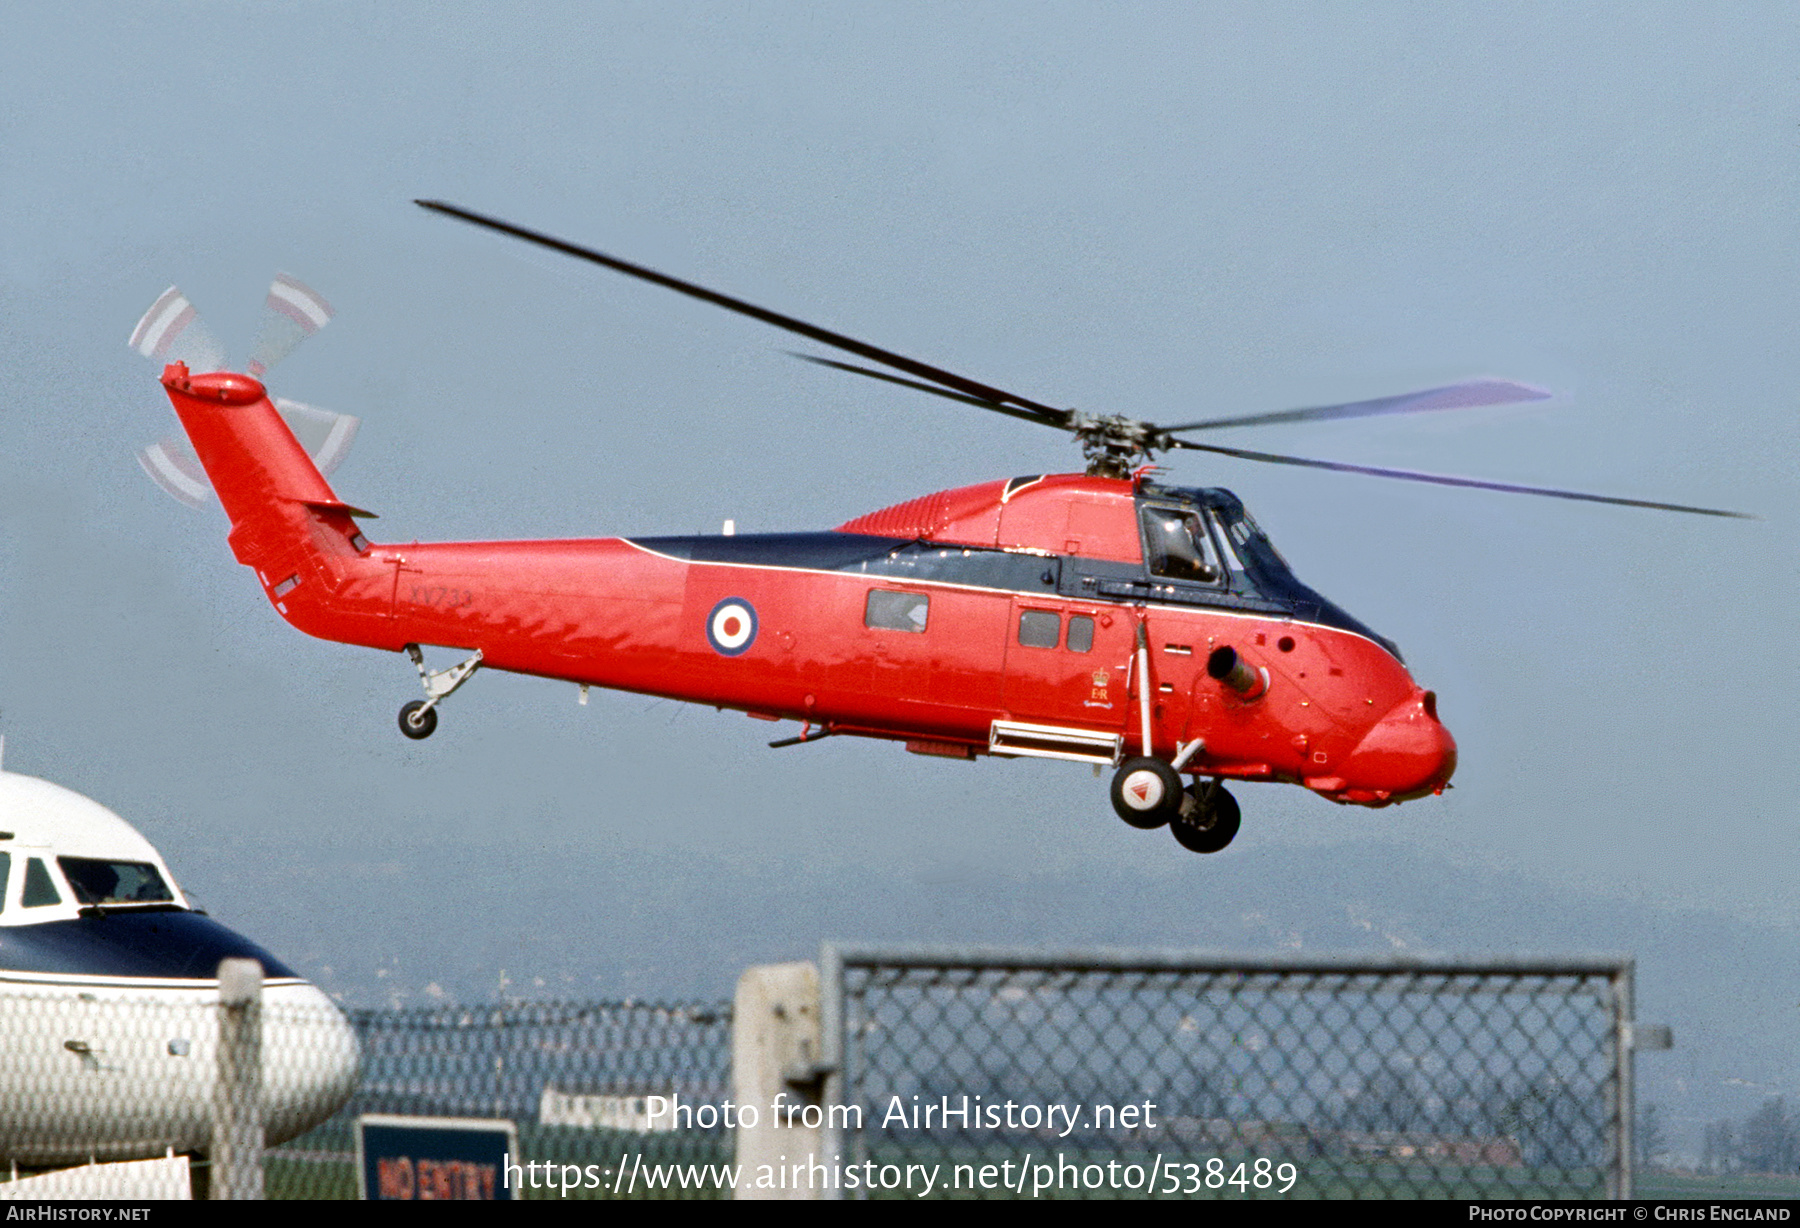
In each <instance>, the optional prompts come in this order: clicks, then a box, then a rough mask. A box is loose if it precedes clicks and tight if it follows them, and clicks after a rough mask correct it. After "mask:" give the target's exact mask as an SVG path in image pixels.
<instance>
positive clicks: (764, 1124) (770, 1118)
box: [731, 963, 838, 1199]
mask: <svg viewBox="0 0 1800 1228" xmlns="http://www.w3.org/2000/svg"><path fill="white" fill-rule="evenodd" d="M826 1073H827V1072H826V1071H825V1069H824V1067H823V1066H822V1065H821V1064H820V1061H819V970H818V968H817V967H815V966H814V965H812V964H807V963H800V964H764V965H761V966H759V967H755V968H750V969H748V970H746V971H745V973H744V975H743V976H741V977H739V978H738V985H737V999H736V1003H735V1005H734V1006H733V1009H732V1024H731V1082H732V1099H733V1102H734V1103H735V1104H736V1106H737V1120H738V1127H737V1163H738V1170H739V1175H738V1184H737V1189H736V1190H735V1191H734V1196H735V1197H737V1198H768V1199H797V1198H834V1197H837V1196H838V1193H837V1191H836V1190H834V1189H831V1188H829V1187H830V1184H831V1183H830V1181H829V1179H828V1178H827V1176H826V1172H827V1170H826V1169H825V1167H824V1165H823V1163H822V1160H823V1158H824V1157H823V1156H822V1155H821V1150H822V1146H821V1145H822V1142H823V1138H824V1130H823V1125H824V1120H825V1111H824V1104H823V1097H824V1084H825V1074H826Z"/></svg>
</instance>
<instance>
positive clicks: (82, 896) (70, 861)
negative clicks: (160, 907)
mask: <svg viewBox="0 0 1800 1228" xmlns="http://www.w3.org/2000/svg"><path fill="white" fill-rule="evenodd" d="M56 864H57V865H59V866H61V867H62V872H63V876H64V877H65V878H67V879H68V880H69V886H70V887H71V888H72V889H73V890H74V892H75V899H76V900H77V901H78V902H80V903H82V904H168V903H172V902H173V901H174V899H175V895H174V893H173V892H171V891H170V890H169V886H168V884H167V883H165V882H163V877H162V875H161V874H158V873H157V872H156V867H155V866H153V865H151V864H149V863H148V862H143V861H100V860H98V859H96V858H92V857H58V858H57V859H56Z"/></svg>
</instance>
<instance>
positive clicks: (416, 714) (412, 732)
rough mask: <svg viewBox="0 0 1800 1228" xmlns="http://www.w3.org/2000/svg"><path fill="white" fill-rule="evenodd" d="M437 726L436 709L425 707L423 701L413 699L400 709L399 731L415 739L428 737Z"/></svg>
mask: <svg viewBox="0 0 1800 1228" xmlns="http://www.w3.org/2000/svg"><path fill="white" fill-rule="evenodd" d="M436 728H437V709H436V708H427V707H426V706H425V701H424V700H422V699H415V700H413V701H412V702H411V703H409V704H407V705H406V706H405V707H404V708H401V709H400V732H401V733H403V734H405V735H406V736H407V737H409V738H412V739H414V740H417V739H419V738H429V737H430V736H431V734H432V731H433V730H435V729H436Z"/></svg>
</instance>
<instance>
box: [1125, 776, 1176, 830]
mask: <svg viewBox="0 0 1800 1228" xmlns="http://www.w3.org/2000/svg"><path fill="white" fill-rule="evenodd" d="M1181 801H1182V792H1181V776H1180V774H1179V773H1177V772H1176V771H1175V769H1174V768H1172V767H1170V766H1169V765H1168V764H1166V763H1164V762H1163V761H1162V760H1161V759H1127V760H1126V761H1125V762H1124V763H1121V764H1120V765H1119V770H1118V771H1117V772H1115V773H1113V782H1112V804H1113V809H1114V810H1116V811H1118V814H1119V817H1120V818H1121V819H1124V820H1125V821H1126V822H1127V823H1129V824H1131V825H1132V826H1133V827H1138V828H1143V829H1144V830H1146V831H1148V830H1149V829H1151V828H1155V827H1161V826H1162V825H1163V824H1164V823H1167V822H1168V821H1169V820H1170V819H1173V818H1174V817H1176V816H1177V815H1178V814H1180V813H1181Z"/></svg>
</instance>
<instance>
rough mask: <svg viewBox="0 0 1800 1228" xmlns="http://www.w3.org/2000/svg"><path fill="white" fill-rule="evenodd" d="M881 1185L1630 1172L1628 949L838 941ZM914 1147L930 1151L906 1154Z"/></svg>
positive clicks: (1378, 1183) (853, 1074) (851, 1089)
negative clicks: (1105, 948)
mask: <svg viewBox="0 0 1800 1228" xmlns="http://www.w3.org/2000/svg"><path fill="white" fill-rule="evenodd" d="M822 963H823V966H822V968H821V974H822V975H821V982H822V986H821V988H822V996H823V1003H822V1008H823V1024H824V1043H825V1046H826V1054H825V1058H826V1065H827V1066H828V1067H830V1068H834V1069H835V1073H834V1074H833V1075H832V1076H831V1077H830V1079H829V1080H828V1082H827V1085H826V1088H825V1092H824V1096H825V1100H826V1101H827V1102H828V1103H835V1104H842V1105H845V1106H853V1108H854V1113H853V1118H852V1120H860V1122H861V1124H862V1128H861V1129H860V1130H852V1131H839V1132H838V1133H837V1134H836V1135H835V1136H832V1137H829V1138H828V1139H827V1140H826V1144H825V1151H826V1154H828V1155H830V1156H832V1157H834V1158H835V1159H836V1160H837V1161H838V1162H839V1163H840V1164H842V1165H845V1166H863V1167H862V1171H863V1172H864V1174H866V1175H865V1179H864V1180H863V1181H862V1182H861V1183H860V1191H859V1192H860V1193H861V1194H862V1195H863V1196H868V1195H869V1194H870V1193H871V1191H870V1189H869V1187H870V1186H871V1185H873V1186H874V1187H875V1188H874V1190H873V1191H872V1193H873V1195H874V1196H880V1195H881V1194H882V1193H883V1190H884V1188H887V1186H888V1185H889V1183H888V1182H886V1181H883V1180H880V1179H879V1178H880V1176H881V1174H883V1173H888V1172H891V1173H892V1174H894V1175H895V1181H894V1183H893V1188H894V1192H895V1193H910V1194H912V1195H914V1196H916V1195H917V1194H918V1193H919V1188H918V1187H917V1185H915V1184H914V1183H913V1181H912V1178H911V1177H910V1176H908V1174H909V1173H910V1172H913V1171H917V1172H918V1173H921V1174H924V1173H927V1172H929V1173H932V1174H934V1175H935V1177H936V1179H937V1187H936V1188H937V1191H938V1192H942V1193H948V1194H950V1195H951V1196H956V1197H984V1196H985V1197H1016V1196H1018V1195H1020V1194H1032V1195H1036V1196H1040V1197H1052V1196H1054V1197H1075V1198H1078V1197H1109V1198H1110V1197H1121V1196H1125V1197H1131V1196H1172V1195H1187V1196H1200V1197H1206V1196H1216V1197H1239V1196H1245V1195H1262V1196H1268V1195H1271V1194H1280V1193H1284V1192H1285V1193H1286V1194H1288V1195H1289V1196H1291V1197H1331V1198H1395V1197H1432V1198H1495V1197H1501V1198H1591V1197H1608V1196H1612V1197H1618V1196H1623V1195H1628V1194H1629V1191H1630V1172H1629V1151H1630V1146H1629V1135H1628V1131H1629V1125H1628V1123H1629V1120H1630V1098H1631V1083H1630V1054H1629V1021H1630V1019H1631V994H1632V967H1631V963H1630V961H1628V960H1569V961H1506V960H1496V961H1492V962H1486V963H1476V962H1471V961H1461V962H1458V961H1418V960H1400V959H1392V960H1320V959H1316V958H1315V959H1302V958H1296V959H1258V958H1237V957H1234V958H1230V959H1226V958H1221V957H1194V956H1188V955H1181V954H1118V953H1095V952H1071V953H1067V954H1063V955H1053V954H1048V953H1043V952H1030V953H1026V952H1005V951H987V950H973V951H971V950H963V951H945V950H924V951H919V950H881V949H872V950H871V949H861V950H852V949H842V948H837V949H834V948H832V947H826V948H825V950H824V954H823V961H822ZM909 1166H911V1167H910V1168H909Z"/></svg>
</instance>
